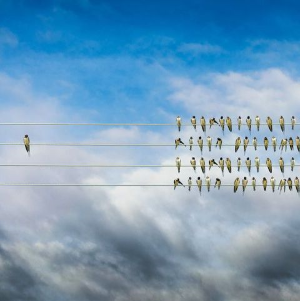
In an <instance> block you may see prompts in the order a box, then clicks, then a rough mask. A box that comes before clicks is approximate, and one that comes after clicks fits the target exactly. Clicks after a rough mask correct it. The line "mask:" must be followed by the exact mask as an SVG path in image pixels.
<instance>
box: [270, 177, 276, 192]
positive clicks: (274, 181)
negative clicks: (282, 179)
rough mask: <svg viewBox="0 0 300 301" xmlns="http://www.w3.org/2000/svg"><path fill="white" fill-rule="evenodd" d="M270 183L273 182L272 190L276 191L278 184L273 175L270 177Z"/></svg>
mask: <svg viewBox="0 0 300 301" xmlns="http://www.w3.org/2000/svg"><path fill="white" fill-rule="evenodd" d="M270 183H271V187H272V191H273V192H274V191H275V185H276V180H275V178H274V177H271V179H270Z"/></svg>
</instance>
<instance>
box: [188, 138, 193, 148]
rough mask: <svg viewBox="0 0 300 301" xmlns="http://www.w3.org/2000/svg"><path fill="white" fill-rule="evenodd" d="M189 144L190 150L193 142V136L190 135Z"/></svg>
mask: <svg viewBox="0 0 300 301" xmlns="http://www.w3.org/2000/svg"><path fill="white" fill-rule="evenodd" d="M189 144H190V151H191V150H192V149H193V144H194V140H193V137H190V139H189Z"/></svg>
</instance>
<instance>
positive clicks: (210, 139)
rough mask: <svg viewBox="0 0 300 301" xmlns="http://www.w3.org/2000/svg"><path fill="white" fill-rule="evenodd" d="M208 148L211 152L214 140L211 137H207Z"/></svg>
mask: <svg viewBox="0 0 300 301" xmlns="http://www.w3.org/2000/svg"><path fill="white" fill-rule="evenodd" d="M207 146H208V150H209V151H210V152H211V146H212V138H211V137H210V136H207Z"/></svg>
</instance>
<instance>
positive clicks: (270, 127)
mask: <svg viewBox="0 0 300 301" xmlns="http://www.w3.org/2000/svg"><path fill="white" fill-rule="evenodd" d="M266 121H267V125H268V128H269V130H270V131H271V132H272V131H273V121H272V119H271V117H269V116H268V117H267V120H266Z"/></svg>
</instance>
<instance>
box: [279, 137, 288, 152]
mask: <svg viewBox="0 0 300 301" xmlns="http://www.w3.org/2000/svg"><path fill="white" fill-rule="evenodd" d="M284 148H285V151H286V150H287V139H286V138H283V139H281V142H280V149H281V152H282V151H283V149H284Z"/></svg>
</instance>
